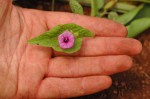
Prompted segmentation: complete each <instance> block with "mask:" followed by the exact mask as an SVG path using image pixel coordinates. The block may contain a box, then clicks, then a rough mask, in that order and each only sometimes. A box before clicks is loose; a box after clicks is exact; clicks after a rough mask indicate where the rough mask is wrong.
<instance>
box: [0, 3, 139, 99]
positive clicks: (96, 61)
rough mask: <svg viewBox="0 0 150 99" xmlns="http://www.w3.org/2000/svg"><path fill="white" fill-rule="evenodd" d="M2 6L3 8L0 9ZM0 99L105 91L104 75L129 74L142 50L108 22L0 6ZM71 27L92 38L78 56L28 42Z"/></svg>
mask: <svg viewBox="0 0 150 99" xmlns="http://www.w3.org/2000/svg"><path fill="white" fill-rule="evenodd" d="M2 5H3V6H2ZM0 13H1V14H0V47H1V49H0V62H1V63H0V83H1V84H0V97H1V98H69V97H75V96H82V95H87V94H92V93H95V92H98V91H101V90H104V89H106V88H108V87H110V85H111V83H112V81H111V78H110V77H109V75H111V74H115V73H118V72H122V71H125V70H128V69H129V68H130V67H131V65H132V59H131V58H130V56H132V55H136V54H138V53H139V52H140V51H141V44H140V43H139V42H138V41H137V40H134V39H129V38H125V36H126V34H127V31H126V29H125V28H124V27H123V26H122V25H120V24H117V23H115V22H113V21H110V20H106V19H100V18H93V17H88V16H80V15H75V14H70V13H59V12H44V11H37V10H29V9H23V8H19V7H15V6H12V5H11V1H10V0H0ZM65 23H76V24H79V25H81V26H83V27H86V28H88V29H90V30H91V31H93V32H94V33H95V34H96V37H95V38H85V39H84V40H83V45H82V48H81V50H80V51H79V52H77V53H74V54H71V55H67V54H64V53H60V52H55V51H54V50H52V49H51V48H45V47H41V46H35V45H29V44H28V43H27V41H28V40H29V39H31V38H33V37H36V36H38V35H40V34H41V33H43V32H45V31H48V30H49V29H51V28H52V27H54V26H56V25H58V24H65Z"/></svg>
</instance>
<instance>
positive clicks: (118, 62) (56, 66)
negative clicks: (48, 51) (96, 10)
mask: <svg viewBox="0 0 150 99" xmlns="http://www.w3.org/2000/svg"><path fill="white" fill-rule="evenodd" d="M131 66H132V59H131V58H130V57H129V56H126V55H120V56H101V57H76V58H73V57H57V58H54V59H53V60H52V61H51V64H50V66H49V70H48V76H50V77H81V76H82V77H83V76H94V75H111V74H115V73H119V72H122V71H125V70H128V69H129V68H131Z"/></svg>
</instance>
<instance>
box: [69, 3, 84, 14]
mask: <svg viewBox="0 0 150 99" xmlns="http://www.w3.org/2000/svg"><path fill="white" fill-rule="evenodd" d="M69 4H70V7H71V10H72V12H73V13H76V14H84V12H83V7H82V6H81V5H80V3H79V2H78V1H77V0H70V2H69Z"/></svg>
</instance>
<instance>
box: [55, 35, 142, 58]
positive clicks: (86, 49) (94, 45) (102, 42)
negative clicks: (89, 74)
mask: <svg viewBox="0 0 150 99" xmlns="http://www.w3.org/2000/svg"><path fill="white" fill-rule="evenodd" d="M141 49H142V45H141V43H140V42H139V41H137V40H135V39H130V38H120V37H113V38H112V37H96V38H86V39H84V40H83V44H82V47H81V49H80V51H78V52H76V53H74V54H65V53H61V52H56V51H55V52H54V56H65V55H67V56H95V55H97V56H98V55H124V54H126V55H136V54H138V53H140V52H141Z"/></svg>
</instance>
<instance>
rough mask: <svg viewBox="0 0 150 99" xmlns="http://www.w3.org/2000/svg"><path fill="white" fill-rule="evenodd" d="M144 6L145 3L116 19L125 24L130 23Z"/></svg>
mask: <svg viewBox="0 0 150 99" xmlns="http://www.w3.org/2000/svg"><path fill="white" fill-rule="evenodd" d="M142 8H143V5H141V6H139V7H137V8H135V9H133V10H131V11H129V12H128V13H125V14H123V15H121V16H120V17H118V18H117V19H116V20H115V21H116V22H119V23H121V24H123V25H126V24H128V23H129V22H130V21H131V20H132V19H133V18H134V17H135V16H136V15H137V13H138V12H139V11H140V10H141V9H142Z"/></svg>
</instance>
